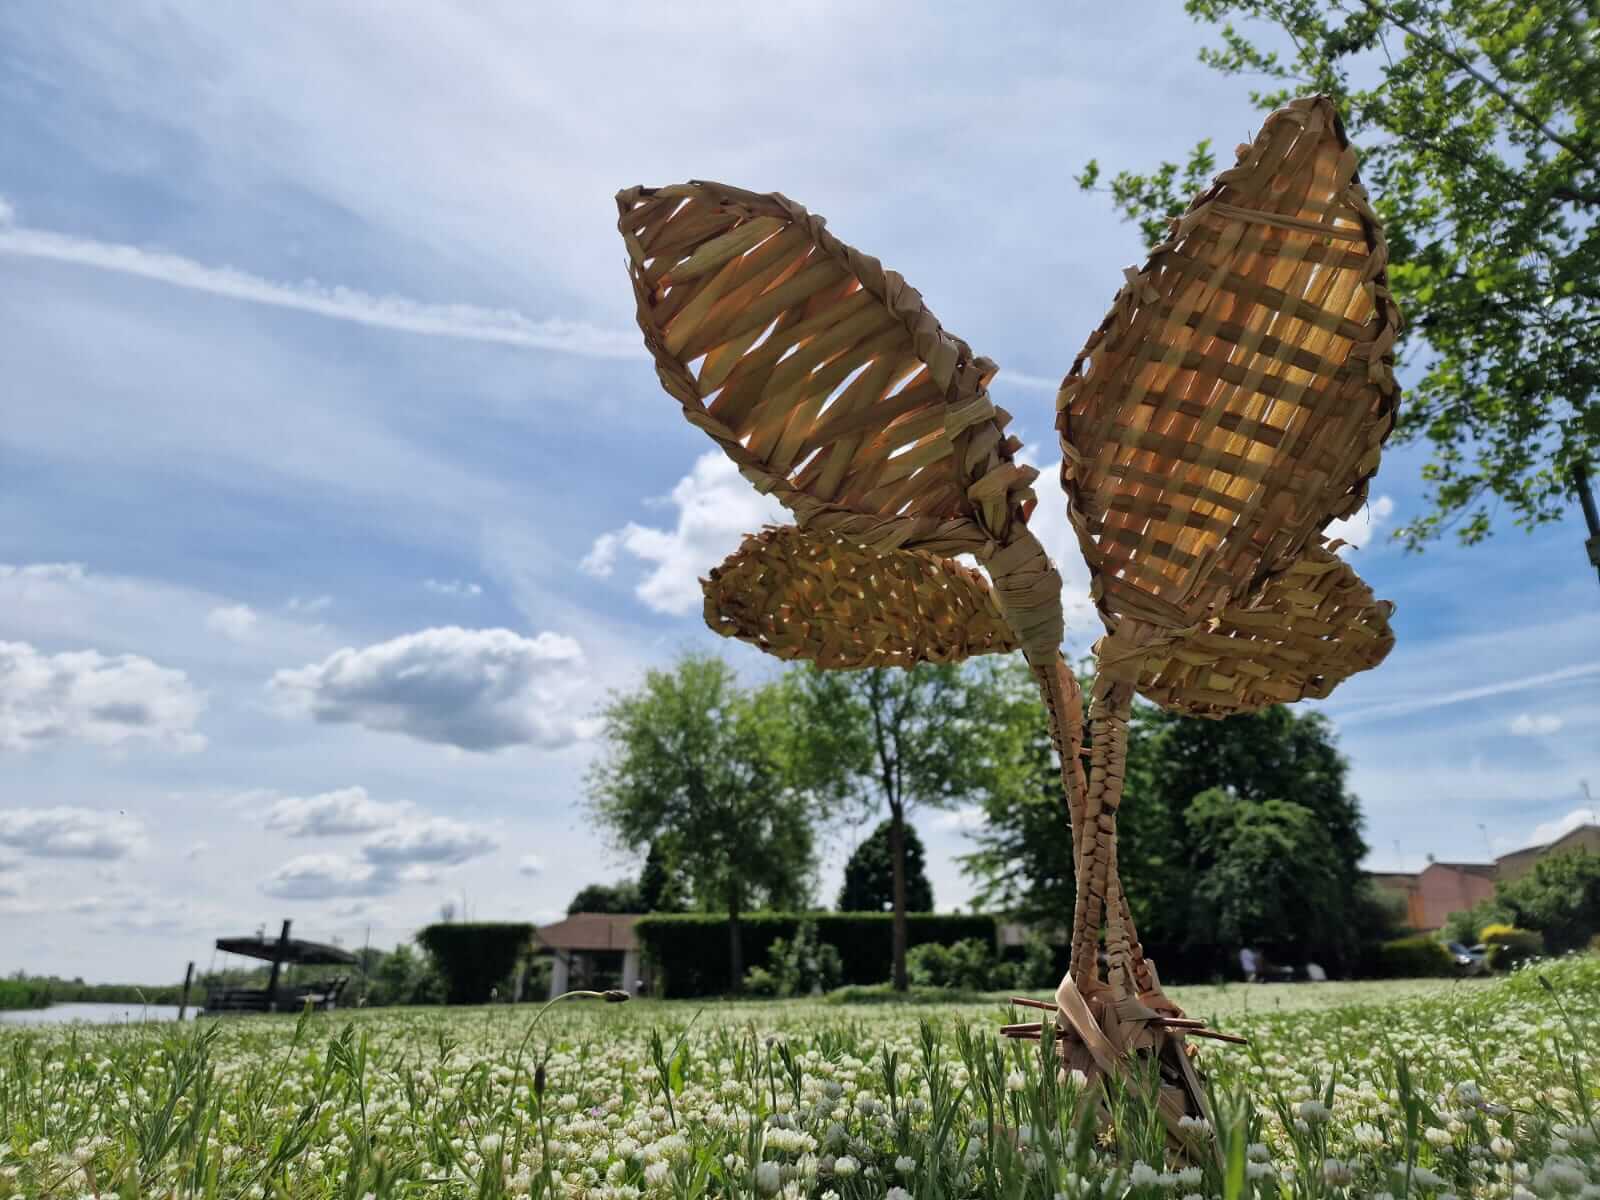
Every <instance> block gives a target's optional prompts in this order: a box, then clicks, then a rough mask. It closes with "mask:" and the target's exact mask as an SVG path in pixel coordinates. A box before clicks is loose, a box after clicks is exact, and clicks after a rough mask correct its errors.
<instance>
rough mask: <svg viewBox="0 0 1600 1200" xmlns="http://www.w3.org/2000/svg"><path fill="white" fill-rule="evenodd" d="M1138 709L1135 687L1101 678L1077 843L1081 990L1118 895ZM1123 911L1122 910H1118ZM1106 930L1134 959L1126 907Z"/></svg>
mask: <svg viewBox="0 0 1600 1200" xmlns="http://www.w3.org/2000/svg"><path fill="white" fill-rule="evenodd" d="M1132 707H1133V686H1132V685H1131V684H1128V683H1124V682H1121V681H1117V680H1111V679H1107V678H1106V677H1105V676H1104V675H1099V676H1096V678H1095V684H1094V698H1093V702H1092V703H1091V705H1090V709H1089V718H1090V722H1091V725H1092V728H1093V740H1092V742H1091V746H1090V758H1089V785H1088V788H1087V791H1086V792H1085V796H1084V806H1083V824H1082V826H1081V836H1080V837H1079V839H1078V851H1077V860H1078V880H1077V882H1078V892H1077V903H1076V904H1075V906H1074V911H1073V931H1072V966H1071V972H1072V977H1073V978H1074V979H1075V980H1077V981H1078V985H1079V986H1080V987H1082V986H1083V985H1084V984H1086V983H1090V982H1091V981H1098V979H1099V972H1098V966H1097V963H1096V957H1097V955H1096V951H1097V948H1098V943H1099V934H1100V921H1101V918H1102V916H1104V915H1105V913H1106V899H1107V896H1108V895H1113V899H1115V898H1116V897H1118V896H1120V892H1121V889H1120V886H1119V887H1117V888H1116V889H1115V892H1114V893H1113V881H1114V880H1115V879H1116V859H1117V807H1118V806H1119V805H1120V804H1121V803H1122V774H1123V770H1124V767H1125V765H1126V763H1127V758H1128V716H1129V713H1130V712H1131V710H1132ZM1119 909H1120V910H1121V911H1119ZM1112 913H1113V920H1112V922H1111V927H1110V929H1108V931H1107V936H1108V941H1109V942H1110V943H1111V945H1110V949H1111V952H1112V954H1113V955H1114V956H1119V955H1120V957H1121V959H1122V961H1124V962H1127V961H1131V957H1132V952H1131V943H1132V937H1131V929H1132V921H1131V919H1129V918H1128V917H1127V915H1126V910H1125V908H1124V907H1123V906H1122V905H1120V904H1118V905H1116V906H1115V907H1114V908H1113V910H1112Z"/></svg>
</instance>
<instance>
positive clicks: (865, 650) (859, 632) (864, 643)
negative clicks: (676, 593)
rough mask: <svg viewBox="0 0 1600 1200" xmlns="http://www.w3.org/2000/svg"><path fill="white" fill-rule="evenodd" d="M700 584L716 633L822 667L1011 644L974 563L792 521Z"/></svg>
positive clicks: (904, 662) (758, 537)
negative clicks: (881, 547)
mask: <svg viewBox="0 0 1600 1200" xmlns="http://www.w3.org/2000/svg"><path fill="white" fill-rule="evenodd" d="M701 587H702V588H703V589H704V591H705V596H706V624H707V625H709V626H710V627H711V628H712V629H713V630H715V631H716V632H717V633H720V634H722V635H723V636H724V637H735V638H739V639H740V640H741V641H746V642H749V643H750V644H751V645H753V646H757V647H759V648H760V649H762V650H765V651H766V652H767V653H768V654H774V655H776V656H777V657H779V658H784V659H804V660H806V661H808V662H814V663H816V664H817V665H818V666H820V667H825V668H846V669H848V668H853V667H913V666H915V665H916V664H917V663H919V662H939V663H948V662H960V661H961V660H962V659H965V658H967V657H969V656H971V655H974V654H996V653H1003V652H1005V651H1010V650H1015V649H1016V648H1017V639H1016V635H1015V634H1014V633H1012V632H1011V629H1010V627H1009V626H1008V625H1007V624H1006V621H1005V618H1004V617H1003V616H1001V614H1000V609H999V606H998V605H997V604H996V603H995V598H994V593H993V592H992V591H991V590H990V588H989V582H988V580H986V579H985V578H984V577H983V575H982V574H981V573H980V572H978V571H974V570H971V569H969V568H967V567H963V566H961V565H960V564H958V563H955V562H952V561H950V560H949V559H944V558H939V557H937V556H936V555H932V554H927V553H925V552H923V551H920V550H890V551H885V552H877V551H871V550H865V549H863V548H862V547H860V546H858V545H856V544H855V543H853V542H850V541H847V540H845V539H843V538H840V537H836V536H833V535H830V534H821V533H809V532H806V531H805V530H801V529H796V528H795V527H794V526H792V525H786V526H783V527H781V528H768V529H764V530H762V531H761V532H760V533H755V534H751V535H750V536H748V537H746V538H745V540H744V543H743V545H741V546H740V547H739V549H738V550H737V551H735V552H734V553H733V554H732V555H730V556H729V558H728V559H727V561H725V562H724V563H723V564H722V565H721V566H720V567H717V568H716V569H715V570H713V571H712V572H711V575H710V577H709V578H707V579H704V580H702V581H701Z"/></svg>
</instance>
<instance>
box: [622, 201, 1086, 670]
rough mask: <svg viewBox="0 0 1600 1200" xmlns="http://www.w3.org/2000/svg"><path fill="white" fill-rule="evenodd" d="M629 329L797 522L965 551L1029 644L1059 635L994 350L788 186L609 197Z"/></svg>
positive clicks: (670, 387)
mask: <svg viewBox="0 0 1600 1200" xmlns="http://www.w3.org/2000/svg"><path fill="white" fill-rule="evenodd" d="M617 207H618V210H619V214H620V216H619V220H618V228H619V229H620V230H621V232H622V236H623V241H624V243H625V245H626V246H627V249H628V258H629V266H630V274H631V276H632V279H633V286H634V295H635V299H636V300H637V304H638V320H639V328H640V329H641V331H642V332H643V333H644V341H645V346H646V347H647V348H648V349H649V351H650V353H651V355H652V356H653V357H654V358H655V361H656V372H657V375H658V376H659V377H660V379H661V383H662V386H663V387H665V388H666V390H667V392H668V393H669V394H670V395H672V397H673V398H674V399H676V400H677V401H678V402H679V404H681V405H682V406H683V411H684V415H685V417H687V418H688V420H689V421H690V422H691V423H692V424H694V425H696V426H698V427H699V428H700V429H702V430H704V431H705V432H706V433H707V434H708V435H710V436H711V438H712V439H714V440H715V441H716V442H717V444H718V445H720V446H721V447H722V449H723V451H724V452H725V453H726V454H727V455H728V456H729V457H730V458H731V459H732V460H733V461H734V462H735V463H736V464H737V465H738V466H739V468H740V470H741V471H742V472H743V474H744V475H745V477H746V478H748V479H749V480H750V481H751V482H752V483H753V484H754V485H755V486H756V487H757V488H758V489H759V490H761V491H764V492H771V493H772V494H773V495H775V496H777V497H778V499H779V500H780V501H782V503H783V504H784V505H785V506H786V507H787V508H788V509H789V510H790V511H791V512H793V513H794V514H795V516H796V517H797V518H798V519H799V524H800V526H801V527H802V528H804V529H807V530H814V531H817V532H822V533H829V534H836V535H839V536H842V537H846V538H849V539H850V540H851V541H853V542H855V543H856V544H858V545H861V546H865V547H868V548H870V549H873V550H893V549H897V548H901V547H905V548H909V549H925V550H928V551H930V552H932V553H935V554H939V555H942V556H945V557H954V556H956V555H959V554H962V553H971V554H974V555H976V556H977V557H978V559H979V561H981V562H983V563H984V564H985V565H986V566H988V567H989V569H990V572H991V574H992V576H993V577H994V579H995V588H996V591H997V592H998V593H999V596H1000V600H1001V602H1002V604H1003V605H1004V606H1005V609H1006V612H1007V613H1008V615H1010V616H1011V617H1012V619H1013V624H1014V625H1016V626H1017V627H1018V633H1019V635H1020V636H1021V639H1022V642H1023V644H1024V645H1025V646H1027V647H1030V656H1032V655H1033V654H1038V655H1043V654H1045V653H1046V652H1050V653H1053V652H1054V649H1055V647H1056V646H1057V645H1059V644H1060V640H1061V633H1062V629H1061V618H1060V602H1059V593H1060V578H1059V576H1058V575H1057V574H1056V572H1055V570H1054V569H1053V568H1052V567H1051V566H1050V564H1049V562H1048V561H1047V560H1046V559H1045V556H1044V551H1043V550H1042V548H1040V547H1039V545H1038V542H1037V540H1035V539H1034V538H1033V537H1032V535H1030V534H1029V533H1028V532H1027V529H1026V524H1025V523H1026V518H1027V515H1028V513H1029V512H1031V511H1032V508H1033V505H1034V502H1035V501H1034V496H1033V491H1032V484H1033V481H1034V479H1035V478H1036V477H1037V475H1038V472H1037V471H1035V470H1034V469H1033V468H1031V467H1025V466H1022V465H1020V464H1018V463H1016V462H1015V461H1013V456H1014V454H1015V452H1016V450H1017V449H1018V446H1019V443H1018V441H1017V439H1016V438H1014V437H1008V436H1006V434H1005V432H1004V429H1005V425H1006V423H1007V422H1008V421H1009V420H1010V416H1009V414H1007V413H1006V412H1005V411H1004V410H1002V409H998V408H996V407H995V406H994V404H993V403H992V402H991V401H990V399H989V394H988V391H987V385H988V381H989V379H990V378H991V377H992V376H993V375H994V373H995V370H996V368H995V365H994V363H992V362H991V361H989V360H988V359H986V358H980V357H977V356H975V355H974V354H973V353H972V350H971V348H970V347H969V346H968V345H967V344H966V343H965V342H963V341H962V340H961V339H960V338H957V337H954V336H952V335H951V334H949V333H947V332H945V331H944V329H942V328H941V327H940V325H939V322H938V320H937V318H935V317H934V315H933V314H932V313H931V312H929V311H928V309H927V308H926V307H925V306H924V305H923V303H922V297H921V295H920V294H919V293H918V292H917V290H916V289H915V288H913V287H911V286H909V285H908V284H907V283H906V282H905V280H904V279H902V278H901V277H900V276H899V275H898V274H896V273H895V272H893V271H886V270H884V268H883V265H882V264H881V263H879V262H878V260H877V259H875V258H872V257H870V256H868V255H865V254H862V253H860V252H859V251H857V250H855V249H853V248H852V247H850V246H847V245H845V244H844V243H843V242H841V241H839V239H837V238H835V237H834V236H833V235H832V234H831V233H829V232H828V231H827V229H826V228H825V225H824V222H823V220H822V218H820V217H817V216H814V215H813V214H811V213H808V212H807V211H806V210H805V209H804V208H802V207H801V206H800V205H798V204H796V203H795V202H794V201H792V200H789V199H788V198H787V197H785V196H781V195H777V194H770V195H762V194H758V193H755V192H747V191H744V190H743V189H740V188H733V187H729V186H727V185H724V184H717V183H703V182H692V183H688V184H684V185H681V186H675V187H664V188H643V187H637V188H629V189H627V190H625V191H623V192H620V193H619V194H618V196H617Z"/></svg>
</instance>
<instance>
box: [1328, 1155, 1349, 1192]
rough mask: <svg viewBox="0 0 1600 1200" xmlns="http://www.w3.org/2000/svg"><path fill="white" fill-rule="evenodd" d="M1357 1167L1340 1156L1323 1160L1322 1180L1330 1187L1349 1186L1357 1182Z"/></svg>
mask: <svg viewBox="0 0 1600 1200" xmlns="http://www.w3.org/2000/svg"><path fill="white" fill-rule="evenodd" d="M1355 1178H1356V1172H1355V1168H1354V1167H1352V1166H1351V1165H1350V1164H1349V1163H1347V1162H1345V1161H1344V1160H1342V1159H1338V1158H1325V1159H1323V1160H1322V1180H1323V1182H1324V1183H1326V1184H1327V1185H1328V1186H1329V1187H1349V1186H1350V1185H1351V1184H1352V1183H1354V1182H1355Z"/></svg>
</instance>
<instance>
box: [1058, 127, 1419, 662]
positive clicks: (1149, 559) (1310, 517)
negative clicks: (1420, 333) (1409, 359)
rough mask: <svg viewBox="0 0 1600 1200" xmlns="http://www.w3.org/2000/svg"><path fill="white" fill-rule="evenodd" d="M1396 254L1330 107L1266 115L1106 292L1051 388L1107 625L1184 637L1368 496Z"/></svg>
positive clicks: (1384, 399)
mask: <svg viewBox="0 0 1600 1200" xmlns="http://www.w3.org/2000/svg"><path fill="white" fill-rule="evenodd" d="M1387 262H1388V250H1387V247H1386V245H1385V243H1384V239H1383V233H1382V230H1381V228H1380V227H1379V224H1378V220H1377V218H1376V216H1375V215H1374V214H1373V210H1372V207H1371V205H1370V204H1369V203H1368V200H1367V194H1366V191H1365V189H1364V188H1363V187H1362V186H1361V184H1360V181H1359V179H1358V178H1357V175H1356V152H1355V150H1354V148H1353V147H1351V146H1350V144H1349V142H1348V141H1347V139H1346V137H1345V133H1344V129H1343V126H1342V125H1341V124H1340V122H1339V118H1338V116H1337V114H1336V113H1335V111H1334V108H1333V105H1332V103H1331V102H1330V101H1329V100H1328V99H1327V97H1323V96H1318V97H1313V98H1308V99H1301V100H1296V101H1293V102H1292V103H1291V104H1289V105H1288V106H1287V107H1285V108H1282V109H1279V110H1278V111H1276V112H1274V113H1272V114H1271V115H1270V116H1269V117H1268V118H1267V119H1266V122H1265V123H1264V124H1263V125H1262V128H1261V132H1260V133H1259V134H1258V135H1257V136H1256V139H1255V141H1254V142H1253V143H1252V144H1250V145H1247V146H1241V147H1239V159H1238V162H1237V164H1236V165H1235V166H1234V167H1232V168H1230V169H1229V170H1226V171H1224V172H1222V173H1221V174H1220V175H1218V176H1217V177H1216V180H1215V181H1214V182H1213V184H1212V185H1211V187H1210V188H1209V189H1208V190H1206V191H1205V192H1203V193H1202V194H1201V195H1200V196H1199V197H1198V198H1197V199H1196V200H1195V201H1194V203H1193V204H1192V205H1191V206H1190V208H1189V210H1188V212H1187V213H1185V214H1184V215H1183V216H1182V217H1181V218H1179V219H1177V220H1175V221H1174V222H1173V224H1172V231H1171V234H1170V236H1169V237H1168V238H1167V240H1166V241H1164V242H1163V243H1162V244H1161V245H1159V246H1157V247H1156V248H1155V250H1153V251H1152V252H1151V255H1150V258H1149V261H1148V262H1147V263H1146V264H1145V266H1144V267H1143V269H1141V270H1139V271H1133V270H1131V269H1130V270H1129V271H1128V273H1127V274H1128V281H1127V283H1126V285H1125V286H1124V287H1123V288H1122V290H1121V291H1120V292H1119V293H1118V294H1117V298H1116V301H1115V303H1114V304H1113V305H1112V308H1111V311H1110V313H1109V315H1108V316H1107V317H1106V319H1105V321H1104V322H1103V323H1102V324H1101V326H1100V328H1099V329H1098V330H1096V331H1095V333H1094V334H1093V335H1091V337H1090V338H1089V342H1088V344H1087V346H1086V347H1085V348H1084V350H1083V352H1082V354H1080V355H1079V357H1078V359H1077V361H1076V362H1075V363H1074V364H1073V366H1072V370H1071V372H1070V374H1069V375H1068V376H1067V378H1066V380H1065V382H1064V383H1063V384H1062V387H1061V391H1060V393H1059V395H1058V397H1057V408H1058V412H1057V425H1058V429H1059V431H1060V433H1061V442H1062V451H1063V464H1062V482H1063V484H1064V486H1065V487H1066V489H1067V492H1068V496H1069V498H1070V508H1069V515H1070V517H1071V519H1072V522H1073V525H1074V526H1075V528H1076V529H1077V532H1078V537H1079V540H1080V542H1081V544H1082V546H1083V551H1084V555H1085V557H1086V558H1087V559H1088V562H1089V567H1090V570H1091V573H1092V575H1093V577H1094V583H1093V595H1094V598H1095V601H1096V603H1097V605H1098V606H1099V608H1100V611H1101V615H1102V616H1103V618H1104V619H1105V622H1106V627H1107V628H1108V629H1109V630H1111V631H1112V632H1113V633H1116V632H1117V631H1118V627H1119V625H1120V624H1121V623H1122V621H1123V619H1124V618H1125V617H1131V618H1134V619H1136V620H1137V621H1140V622H1143V623H1145V624H1147V625H1149V626H1154V627H1156V628H1158V629H1169V630H1170V629H1182V628H1185V627H1188V626H1190V625H1193V624H1194V623H1195V622H1196V621H1198V620H1200V619H1201V618H1203V617H1205V616H1207V615H1210V614H1212V613H1214V612H1215V611H1216V610H1218V609H1220V608H1222V607H1223V606H1224V605H1226V604H1228V603H1230V602H1232V601H1234V600H1237V599H1240V598H1242V597H1244V596H1245V595H1247V594H1249V593H1251V592H1252V591H1254V590H1255V588H1256V587H1257V586H1258V585H1259V583H1260V582H1261V580H1262V579H1263V578H1264V577H1265V576H1267V575H1269V574H1272V573H1274V572H1277V571H1281V570H1283V569H1285V568H1286V567H1287V566H1288V565H1289V564H1290V563H1291V562H1292V561H1293V560H1294V559H1295V558H1296V557H1297V556H1298V555H1299V553H1300V551H1301V549H1302V548H1303V547H1304V546H1305V545H1306V544H1307V542H1308V541H1309V540H1310V538H1311V537H1312V536H1313V535H1315V534H1316V533H1317V531H1319V530H1320V529H1321V528H1322V527H1323V526H1324V525H1325V524H1327V522H1328V521H1329V520H1331V519H1333V518H1335V517H1339V516H1345V515H1348V514H1349V513H1351V512H1353V511H1354V510H1355V509H1356V508H1357V507H1358V506H1359V505H1360V503H1361V502H1362V501H1363V499H1364V498H1365V495H1366V485H1367V480H1368V479H1369V478H1370V476H1371V475H1372V473H1373V471H1374V470H1375V469H1376V468H1377V464H1378V455H1379V449H1380V447H1381V445H1382V443H1383V441H1384V439H1385V438H1386V437H1387V436H1388V434H1389V431H1390V429H1391V428H1392V427H1393V424H1394V410H1395V404H1396V401H1397V398H1398V389H1397V387H1396V384H1395V380H1394V373H1393V345H1394V339H1395V335H1396V332H1397V330H1398V328H1399V323H1400V314H1399V311H1398V310H1397V308H1396V307H1395V304H1394V301H1393V300H1392V298H1391V297H1390V294H1389V286H1388V280H1387V276H1386V274H1385V266H1386V264H1387Z"/></svg>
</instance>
